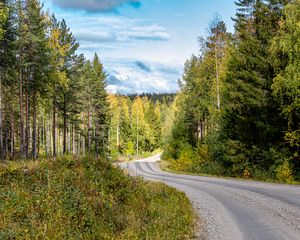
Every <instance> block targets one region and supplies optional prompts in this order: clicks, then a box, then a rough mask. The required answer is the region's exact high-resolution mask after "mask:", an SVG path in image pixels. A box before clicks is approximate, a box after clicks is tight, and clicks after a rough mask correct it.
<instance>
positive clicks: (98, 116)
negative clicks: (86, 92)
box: [91, 54, 109, 156]
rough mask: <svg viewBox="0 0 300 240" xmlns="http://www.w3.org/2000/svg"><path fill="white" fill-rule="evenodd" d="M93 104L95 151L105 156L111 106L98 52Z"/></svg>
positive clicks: (95, 60) (95, 64)
mask: <svg viewBox="0 0 300 240" xmlns="http://www.w3.org/2000/svg"><path fill="white" fill-rule="evenodd" d="M92 73H93V74H92V84H91V86H92V92H91V93H92V105H93V114H94V116H93V121H94V124H95V152H96V155H97V156H99V155H100V156H104V155H105V153H106V152H107V148H108V145H107V142H108V132H109V125H108V124H109V106H108V102H107V98H108V96H107V93H106V90H105V88H106V82H105V80H106V74H105V73H104V70H103V66H102V64H101V62H100V59H99V57H98V56H97V54H95V56H94V60H93V64H92Z"/></svg>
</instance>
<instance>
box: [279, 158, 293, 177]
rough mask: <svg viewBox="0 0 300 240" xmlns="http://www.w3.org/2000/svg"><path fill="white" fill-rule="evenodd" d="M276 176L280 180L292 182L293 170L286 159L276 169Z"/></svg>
mask: <svg viewBox="0 0 300 240" xmlns="http://www.w3.org/2000/svg"><path fill="white" fill-rule="evenodd" d="M276 177H277V179H278V180H279V181H280V182H285V183H292V182H293V180H294V179H293V171H292V169H291V166H290V163H289V162H288V161H287V160H286V161H284V162H283V164H281V165H279V166H278V167H277V169H276Z"/></svg>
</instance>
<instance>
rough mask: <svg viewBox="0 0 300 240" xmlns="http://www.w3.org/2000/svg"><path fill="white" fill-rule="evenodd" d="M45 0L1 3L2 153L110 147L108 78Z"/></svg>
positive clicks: (97, 150) (56, 152)
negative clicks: (45, 8)
mask: <svg viewBox="0 0 300 240" xmlns="http://www.w3.org/2000/svg"><path fill="white" fill-rule="evenodd" d="M78 47H79V44H78V43H77V42H76V39H75V38H74V36H73V34H72V32H71V30H70V29H69V28H68V26H67V25H66V22H65V21H64V20H62V21H58V20H57V19H56V18H55V16H54V15H50V14H49V13H48V12H45V11H43V6H42V5H41V3H40V2H39V1H38V0H18V1H16V0H1V1H0V153H1V154H0V157H1V158H2V159H5V158H19V157H20V158H33V159H36V158H37V157H38V156H41V155H44V156H45V155H46V156H54V157H55V156H56V155H61V154H66V153H73V154H81V153H88V152H90V153H95V154H96V155H105V154H106V153H107V152H108V150H107V149H108V132H109V104H108V102H107V94H106V91H105V78H106V75H105V73H104V71H103V66H102V64H101V62H100V60H99V58H98V56H97V55H95V57H94V60H93V61H87V60H85V58H84V56H83V55H78V54H77V53H76V50H77V49H78Z"/></svg>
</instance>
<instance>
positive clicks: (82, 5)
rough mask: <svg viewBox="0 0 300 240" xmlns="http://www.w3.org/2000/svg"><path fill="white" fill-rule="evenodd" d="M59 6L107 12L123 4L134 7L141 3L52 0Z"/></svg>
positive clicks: (121, 0) (135, 0)
mask: <svg viewBox="0 0 300 240" xmlns="http://www.w3.org/2000/svg"><path fill="white" fill-rule="evenodd" d="M52 1H53V3H55V4H56V5H57V6H59V7H61V8H64V9H75V10H86V11H88V12H107V11H111V10H113V9H115V8H116V7H119V6H121V5H123V4H130V5H132V6H133V7H139V6H140V5H141V3H140V0H63V1H62V0H52Z"/></svg>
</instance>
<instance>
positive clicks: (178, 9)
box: [44, 0, 235, 94]
mask: <svg viewBox="0 0 300 240" xmlns="http://www.w3.org/2000/svg"><path fill="white" fill-rule="evenodd" d="M44 5H45V9H46V10H49V11H50V12H51V13H54V14H55V15H56V17H57V19H59V20H61V19H65V20H66V22H67V25H68V26H69V27H70V28H71V31H72V32H73V34H74V36H75V37H76V39H77V41H78V42H79V44H80V47H79V50H78V53H83V54H84V55H85V57H86V58H87V59H92V58H93V56H94V54H95V53H97V54H98V56H99V57H100V59H101V62H102V63H103V65H104V68H105V71H106V72H107V74H108V78H107V84H108V86H107V90H108V91H109V92H111V93H120V94H131V93H138V94H141V93H144V92H155V93H166V92H168V93H169V92H176V91H177V90H178V88H179V87H178V79H180V78H181V75H182V73H183V68H184V63H185V61H186V60H187V59H188V58H189V57H190V56H191V55H192V54H195V55H197V54H198V43H197V39H198V37H199V36H206V35H207V27H208V25H209V23H210V21H211V20H212V19H213V17H214V16H215V15H219V16H220V17H221V18H222V20H223V21H224V22H225V23H226V24H227V28H228V30H229V31H230V32H233V22H232V20H231V17H234V15H235V5H234V0H45V1H44Z"/></svg>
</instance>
